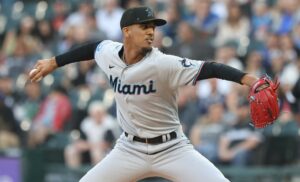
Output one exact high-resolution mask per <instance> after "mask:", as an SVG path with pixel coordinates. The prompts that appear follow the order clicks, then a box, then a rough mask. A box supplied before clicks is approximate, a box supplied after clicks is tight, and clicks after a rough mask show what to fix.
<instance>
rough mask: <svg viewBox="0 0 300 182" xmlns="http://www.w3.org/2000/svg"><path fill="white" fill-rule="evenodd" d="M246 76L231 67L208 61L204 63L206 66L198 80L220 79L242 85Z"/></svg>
mask: <svg viewBox="0 0 300 182" xmlns="http://www.w3.org/2000/svg"><path fill="white" fill-rule="evenodd" d="M245 74H246V73H244V72H242V71H240V70H238V69H236V68H233V67H231V66H227V65H225V64H221V63H216V62H213V61H207V62H204V65H203V66H202V68H201V72H200V74H199V75H198V77H197V80H204V79H209V78H220V79H223V80H228V81H233V82H236V83H239V84H242V83H241V80H242V78H243V76H244V75H245Z"/></svg>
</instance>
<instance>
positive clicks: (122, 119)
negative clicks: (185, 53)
mask: <svg viewBox="0 0 300 182" xmlns="http://www.w3.org/2000/svg"><path fill="white" fill-rule="evenodd" d="M122 47H123V44H122V43H119V42H113V41H110V40H105V41H102V42H101V43H100V44H99V45H98V47H97V49H96V51H95V60H96V62H97V64H98V65H99V66H100V68H101V69H102V70H103V71H104V72H105V74H106V75H107V76H108V78H109V81H110V84H111V86H112V87H113V89H114V91H115V99H116V103H117V117H118V122H119V124H120V125H121V127H122V129H123V130H124V131H126V132H128V133H130V134H132V135H136V136H139V137H144V138H145V137H149V138H151V137H156V136H159V135H163V134H166V133H170V132H172V131H174V130H176V129H178V128H179V127H180V122H179V118H178V109H177V102H176V100H177V93H178V87H180V86H184V85H192V84H195V82H196V78H197V75H198V74H200V71H201V67H202V65H203V61H196V60H189V59H183V58H180V57H177V56H172V55H167V54H164V53H162V52H160V51H159V50H158V49H157V48H153V49H152V51H151V52H149V53H148V54H147V55H146V56H145V57H144V58H143V59H142V60H141V61H139V62H137V63H135V64H132V65H126V64H125V63H124V61H123V60H122V59H121V58H120V57H119V51H120V50H121V49H122Z"/></svg>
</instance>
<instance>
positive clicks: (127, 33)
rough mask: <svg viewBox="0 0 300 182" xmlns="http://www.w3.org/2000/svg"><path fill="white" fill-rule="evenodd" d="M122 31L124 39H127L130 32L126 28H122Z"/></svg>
mask: <svg viewBox="0 0 300 182" xmlns="http://www.w3.org/2000/svg"><path fill="white" fill-rule="evenodd" d="M122 31H123V35H124V37H129V35H130V30H129V28H128V27H124V28H123V29H122Z"/></svg>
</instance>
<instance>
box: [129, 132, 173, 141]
mask: <svg viewBox="0 0 300 182" xmlns="http://www.w3.org/2000/svg"><path fill="white" fill-rule="evenodd" d="M124 133H125V136H126V137H127V136H128V133H127V132H124ZM164 138H165V139H164ZM175 138H177V134H176V132H175V131H172V132H171V133H168V134H165V135H161V136H158V137H154V138H140V137H137V136H133V141H137V142H141V143H147V144H161V143H164V142H166V141H170V140H173V139H175Z"/></svg>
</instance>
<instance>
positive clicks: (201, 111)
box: [0, 0, 300, 182]
mask: <svg viewBox="0 0 300 182" xmlns="http://www.w3.org/2000/svg"><path fill="white" fill-rule="evenodd" d="M138 5H147V6H150V7H152V8H153V9H154V10H155V11H156V12H157V16H159V17H162V18H165V19H167V20H168V24H167V25H166V26H164V27H161V28H157V30H156V38H155V46H156V47H159V48H160V49H161V50H162V51H163V52H165V53H170V54H173V53H174V54H176V55H179V56H181V57H188V58H192V59H198V60H215V61H219V62H222V63H224V64H227V65H230V66H233V67H235V68H238V69H241V70H244V71H246V72H251V73H253V74H256V75H257V76H261V75H263V74H265V73H267V74H269V75H270V76H271V77H273V78H274V77H277V78H278V79H279V80H280V81H281V85H280V89H279V98H280V100H279V102H280V110H281V114H280V117H279V119H278V120H277V121H276V123H275V124H273V125H271V126H268V127H267V128H265V129H261V130H255V129H253V128H252V127H251V126H250V125H249V123H250V120H249V107H248V102H247V100H246V98H247V93H248V90H247V88H245V87H244V86H239V85H237V84H234V83H229V82H226V81H221V80H215V79H211V80H205V81H201V82H199V83H198V84H197V86H196V87H187V88H183V89H181V90H180V93H179V99H178V105H179V108H178V110H179V116H180V119H181V121H182V124H183V127H184V132H185V133H186V135H187V136H189V137H190V139H191V141H192V143H193V144H194V145H195V148H196V149H197V150H198V151H199V152H200V153H202V154H203V155H204V156H206V157H207V158H208V159H209V160H211V161H212V162H213V163H214V164H215V165H217V166H218V167H219V168H220V169H221V170H222V172H224V174H225V175H226V176H227V177H228V178H229V179H230V180H231V181H236V182H239V181H243V182H244V181H249V182H250V181H251V182H254V181H255V182H257V181H261V182H275V181H276V182H277V181H278V182H289V181H291V182H297V181H298V182H299V181H300V165H299V164H300V160H299V159H300V158H299V157H300V155H299V154H300V153H299V152H300V151H299V147H300V145H299V144H300V143H299V135H300V130H299V124H300V109H299V103H300V102H299V98H300V75H299V70H300V57H299V55H300V54H299V53H300V1H299V0H120V1H118V0H70V1H63V0H49V1H37V0H24V1H17V0H0V46H1V51H0V182H71V181H72V182H73V181H78V180H79V179H80V176H82V175H83V174H84V173H85V172H86V171H87V170H88V169H89V168H90V167H91V166H92V165H94V164H95V163H97V162H98V161H99V160H101V159H102V157H103V156H105V154H106V153H107V152H109V150H110V149H111V147H113V145H114V142H115V140H116V138H118V135H119V134H120V133H121V130H120V128H118V125H117V122H116V120H115V117H116V113H115V103H114V100H113V91H112V90H111V89H110V87H109V84H108V82H107V79H106V78H105V77H104V74H103V73H102V71H101V70H100V69H99V68H98V67H97V66H96V65H95V63H94V61H88V62H82V63H78V64H72V65H68V66H65V67H63V68H61V69H59V70H57V71H56V72H54V73H53V74H52V75H49V76H47V77H45V78H44V79H43V80H42V81H41V82H39V83H30V82H28V72H29V70H30V69H31V68H32V66H33V64H34V63H35V62H36V61H37V60H38V59H42V58H49V57H51V56H55V55H57V54H61V53H63V52H65V51H68V50H70V49H72V48H74V47H76V46H78V45H80V44H82V43H85V42H89V41H96V40H102V39H112V40H116V41H122V40H121V31H120V28H119V20H120V17H121V14H122V12H123V11H124V9H125V8H127V7H132V6H138ZM115 172H116V173H117V172H118V171H115ZM99 181H101V179H99ZM143 181H147V182H151V181H152V182H154V181H156V182H160V181H161V182H162V181H166V180H163V179H160V178H150V179H145V180H143Z"/></svg>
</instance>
